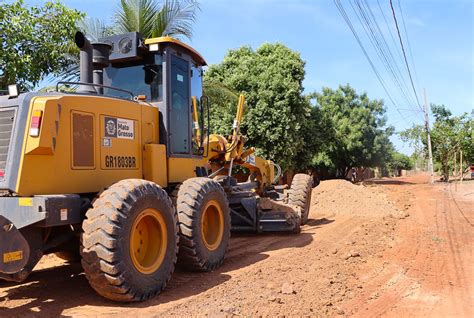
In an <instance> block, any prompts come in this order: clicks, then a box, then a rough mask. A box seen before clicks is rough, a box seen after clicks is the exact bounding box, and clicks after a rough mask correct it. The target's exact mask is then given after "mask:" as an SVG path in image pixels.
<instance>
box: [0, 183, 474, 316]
mask: <svg viewBox="0 0 474 318" xmlns="http://www.w3.org/2000/svg"><path fill="white" fill-rule="evenodd" d="M427 180H428V179H427V176H425V175H417V176H413V177H409V178H396V179H383V180H376V181H373V182H367V183H366V184H365V185H352V184H350V183H348V182H345V181H340V180H336V181H334V180H333V181H325V182H322V183H321V185H320V186H319V187H318V188H316V189H315V190H314V193H313V203H314V204H313V207H312V210H311V214H310V221H309V222H308V225H306V226H304V228H303V231H302V233H301V234H300V235H260V236H255V235H245V236H243V235H240V236H234V237H233V238H232V240H231V246H230V251H229V256H228V257H227V259H226V261H225V263H224V265H223V266H222V267H221V268H220V269H219V270H217V271H215V272H212V273H188V272H184V271H181V270H177V272H176V273H175V274H174V276H173V278H172V280H171V282H170V284H169V286H168V288H167V289H166V290H165V292H163V293H162V294H161V295H160V296H158V297H157V298H155V299H152V300H150V301H147V302H144V303H139V304H116V303H113V302H110V301H107V300H104V299H102V298H100V297H99V296H97V295H96V294H95V293H94V291H93V290H92V289H91V288H90V287H89V286H88V284H87V281H86V279H85V277H84V275H83V273H82V270H81V267H80V265H79V264H72V265H67V264H64V263H63V262H62V261H61V260H59V259H57V258H55V257H54V256H47V257H45V258H44V259H43V260H42V261H41V263H40V264H39V265H38V269H37V270H36V271H35V272H34V273H33V274H32V275H31V276H30V278H29V279H28V280H27V281H26V282H24V283H22V284H10V283H6V282H0V316H5V317H6V316H8V317H12V316H18V317H25V316H41V317H48V316H60V315H65V316H97V315H106V316H113V315H120V316H132V315H135V316H162V315H165V316H189V315H193V316H206V315H209V316H232V315H243V316H261V315H263V316H266V315H267V316H276V315H290V316H303V315H304V316H317V315H322V316H352V315H353V316H361V317H362V316H363V317H370V316H380V315H384V316H440V317H446V316H465V317H469V316H471V317H472V316H473V315H474V309H473V304H474V299H473V296H474V294H473V277H474V275H473V274H474V273H473V266H472V264H473V261H474V260H473V255H472V251H473V249H472V242H473V235H474V229H473V224H474V183H467V184H466V183H465V184H464V185H463V187H462V188H461V187H460V186H458V187H457V191H455V188H454V185H444V184H436V185H434V186H430V185H428V184H427Z"/></svg>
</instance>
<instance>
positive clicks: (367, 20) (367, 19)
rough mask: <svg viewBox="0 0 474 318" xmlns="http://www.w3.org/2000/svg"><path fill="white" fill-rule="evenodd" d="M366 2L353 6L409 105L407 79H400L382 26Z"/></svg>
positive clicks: (358, 0)
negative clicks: (381, 28)
mask: <svg viewBox="0 0 474 318" xmlns="http://www.w3.org/2000/svg"><path fill="white" fill-rule="evenodd" d="M364 2H365V6H364V5H363V3H361V2H360V0H357V1H355V4H356V7H357V9H356V7H354V5H353V4H352V3H351V6H352V8H353V10H354V12H355V13H356V16H357V18H358V19H359V21H360V23H361V25H362V27H363V29H364V31H365V32H366V34H367V36H368V38H369V40H370V41H371V43H372V45H373V47H374V48H375V51H376V53H377V55H378V56H379V58H380V60H381V62H382V64H383V65H384V67H385V70H386V71H387V74H388V75H389V76H390V77H391V79H392V81H393V83H394V84H395V86H397V87H398V89H399V90H400V92H401V95H402V96H403V97H404V98H405V100H406V101H407V103H408V105H410V104H412V101H410V98H409V97H408V96H409V94H407V92H406V90H405V89H404V87H403V86H405V87H406V84H405V81H404V80H402V79H400V78H399V76H398V75H397V70H398V73H399V74H401V72H400V70H399V69H398V64H397V63H396V62H395V59H394V57H393V54H392V52H391V50H390V47H389V46H388V44H387V41H386V40H385V37H384V35H383V34H382V32H381V30H380V27H379V25H378V23H377V20H376V18H375V16H374V14H373V12H372V10H371V9H370V7H369V5H368V3H367V1H366V0H364ZM402 84H403V85H402Z"/></svg>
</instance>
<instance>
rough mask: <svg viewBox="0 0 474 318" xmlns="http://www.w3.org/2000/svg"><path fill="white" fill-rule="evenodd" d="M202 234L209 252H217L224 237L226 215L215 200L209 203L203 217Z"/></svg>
mask: <svg viewBox="0 0 474 318" xmlns="http://www.w3.org/2000/svg"><path fill="white" fill-rule="evenodd" d="M201 234H202V239H203V241H204V245H205V246H206V247H207V249H208V250H210V251H214V250H216V249H217V248H218V247H219V245H220V244H221V242H222V237H223V236H224V213H223V212H222V208H221V206H220V205H219V203H217V201H215V200H210V201H209V202H207V204H206V206H205V207H204V209H203V212H202V216H201Z"/></svg>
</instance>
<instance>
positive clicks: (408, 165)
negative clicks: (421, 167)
mask: <svg viewBox="0 0 474 318" xmlns="http://www.w3.org/2000/svg"><path fill="white" fill-rule="evenodd" d="M388 167H389V168H390V170H391V171H400V170H410V169H412V168H413V163H412V160H411V158H410V157H409V156H407V155H405V154H403V153H400V152H398V151H394V152H392V154H391V160H390V161H389V162H388Z"/></svg>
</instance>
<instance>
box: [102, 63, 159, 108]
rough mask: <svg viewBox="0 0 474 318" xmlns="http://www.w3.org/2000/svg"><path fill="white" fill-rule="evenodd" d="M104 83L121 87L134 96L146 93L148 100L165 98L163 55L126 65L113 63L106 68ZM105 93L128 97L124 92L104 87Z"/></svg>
mask: <svg viewBox="0 0 474 318" xmlns="http://www.w3.org/2000/svg"><path fill="white" fill-rule="evenodd" d="M104 85H107V86H113V87H117V88H121V89H124V90H127V91H130V92H132V93H133V95H134V96H137V95H145V96H146V100H147V101H152V102H154V101H161V100H163V66H162V56H161V55H159V54H157V55H154V58H153V56H152V58H151V59H150V58H149V59H145V60H141V61H138V62H136V63H127V64H125V65H113V66H112V65H111V66H109V67H107V68H105V69H104ZM104 95H109V96H116V97H121V98H128V97H129V95H128V94H127V93H124V92H120V91H116V90H113V89H109V88H104Z"/></svg>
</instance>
